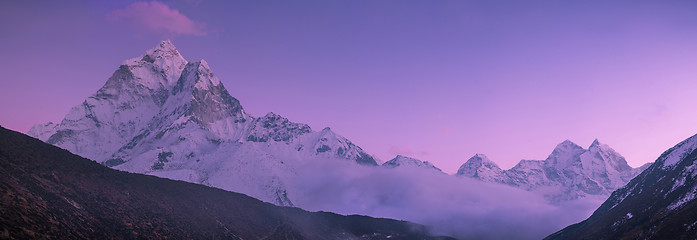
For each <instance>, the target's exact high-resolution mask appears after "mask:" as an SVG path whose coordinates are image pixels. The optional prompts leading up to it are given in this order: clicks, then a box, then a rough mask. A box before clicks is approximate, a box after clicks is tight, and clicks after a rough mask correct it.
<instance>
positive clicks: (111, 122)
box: [28, 41, 377, 205]
mask: <svg viewBox="0 0 697 240" xmlns="http://www.w3.org/2000/svg"><path fill="white" fill-rule="evenodd" d="M28 134H29V135H31V136H33V137H36V138H39V139H41V140H43V141H45V142H47V143H50V144H53V145H56V146H59V147H61V148H64V149H67V150H69V151H71V152H73V153H75V154H78V155H81V156H83V157H86V158H90V159H93V160H95V161H97V162H99V163H102V164H104V165H106V166H109V167H113V168H116V169H120V170H125V171H129V172H136V173H145V174H151V175H156V176H161V177H167V178H171V179H177V180H184V181H189V182H194V183H201V184H205V185H209V186H214V187H218V188H222V189H226V190H231V191H236V192H242V193H246V194H249V195H251V196H253V197H256V198H259V199H262V200H264V201H269V202H273V203H276V204H280V205H292V203H291V201H290V199H289V198H288V196H287V191H286V186H285V185H284V184H285V179H286V178H288V177H291V176H292V175H293V174H295V169H296V168H297V166H298V165H299V164H302V163H303V162H306V161H311V160H321V161H333V160H338V161H352V162H356V163H358V164H362V165H377V162H376V161H375V159H373V157H371V156H370V155H368V154H367V153H365V152H364V151H363V150H362V149H361V148H360V147H358V146H356V145H354V144H353V143H351V141H349V140H348V139H346V138H344V137H341V136H340V135H337V134H336V133H334V132H333V131H331V130H330V129H329V128H325V129H323V130H321V131H313V130H312V129H311V128H310V127H309V126H308V125H306V124H301V123H293V122H291V121H289V120H288V119H286V118H284V117H282V116H279V115H277V114H274V113H268V114H266V115H265V116H263V117H254V116H251V115H249V114H248V113H246V112H245V111H244V109H243V107H242V105H241V104H240V102H239V101H238V100H237V99H235V98H234V97H232V96H230V94H229V93H228V91H227V90H226V89H225V87H224V86H223V84H222V83H221V82H220V80H219V79H218V78H217V77H216V76H215V75H214V74H213V71H212V70H211V68H210V67H209V65H208V63H206V62H205V61H204V60H201V61H191V62H190V61H187V60H185V59H184V57H182V56H181V54H180V53H179V51H177V49H176V47H175V46H174V45H173V44H172V43H171V42H170V41H163V42H162V43H160V44H159V45H158V46H157V47H156V48H154V49H151V50H148V51H146V53H145V54H144V55H143V56H141V57H138V58H134V59H129V60H126V61H125V62H124V63H123V64H122V65H121V66H119V68H118V69H117V70H116V71H115V72H114V74H113V75H112V76H111V77H110V78H109V79H108V80H107V82H106V84H104V86H103V87H102V88H100V89H99V90H98V91H97V92H96V93H95V94H94V95H92V96H90V97H88V98H87V99H86V100H85V101H84V102H82V103H81V104H79V105H77V106H75V107H73V108H72V109H71V110H70V112H69V113H68V114H67V115H66V116H65V118H64V119H63V120H62V121H61V122H60V123H59V124H53V123H47V124H38V125H35V126H34V127H32V129H31V130H29V132H28Z"/></svg>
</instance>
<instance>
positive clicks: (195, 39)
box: [0, 0, 697, 173]
mask: <svg viewBox="0 0 697 240" xmlns="http://www.w3.org/2000/svg"><path fill="white" fill-rule="evenodd" d="M0 30H1V32H2V34H0V70H2V77H0V110H1V112H0V113H1V114H0V124H1V125H3V126H4V127H7V128H10V129H14V130H19V131H22V132H26V131H27V130H28V129H29V128H30V127H31V125H33V124H36V123H41V122H46V121H54V122H56V121H60V120H61V119H62V118H63V116H64V115H65V114H66V113H67V112H68V110H69V109H70V107H72V106H74V105H76V104H79V103H80V102H81V101H83V100H84V99H85V98H86V97H88V96H89V95H91V94H93V93H94V92H96V90H97V89H99V87H101V86H102V85H103V84H104V83H105V82H106V80H107V78H108V77H109V76H111V74H112V73H113V71H115V70H116V69H117V67H118V65H119V64H120V63H121V62H122V61H123V60H125V59H128V58H132V57H137V56H139V55H141V54H142V53H143V52H144V51H145V50H146V49H149V48H152V47H154V46H155V45H157V43H159V41H161V40H164V39H171V40H172V41H173V42H174V44H175V45H176V46H177V48H178V49H179V51H180V52H181V53H182V55H184V57H186V58H187V59H191V60H197V59H206V61H208V63H209V64H210V66H211V67H212V68H213V71H214V72H215V73H216V75H218V77H220V79H221V80H222V81H223V83H224V84H225V87H226V88H227V89H228V91H229V92H230V94H231V95H233V96H234V97H236V98H238V99H239V100H240V101H241V102H242V104H243V106H244V107H245V110H246V111H247V112H249V113H251V114H252V115H254V116H261V115H264V114H265V113H266V112H269V111H273V112H275V113H278V114H281V115H282V116H285V117H287V118H289V119H290V120H291V121H295V122H303V123H308V124H309V125H310V126H311V127H312V128H313V129H315V130H320V129H322V128H323V127H326V126H329V127H331V128H332V129H333V130H334V131H335V132H337V133H339V134H341V135H343V136H345V137H347V138H349V139H351V140H352V141H353V142H355V143H357V144H358V145H359V146H361V147H363V148H364V149H365V150H366V151H368V152H370V153H373V154H376V155H377V156H378V157H380V158H381V159H382V160H383V161H386V160H389V159H391V158H392V157H394V155H395V154H404V155H408V156H412V157H416V158H419V159H421V160H427V161H431V162H433V163H434V164H435V165H436V166H438V167H440V168H442V169H443V170H445V171H446V172H451V173H452V172H455V171H456V169H457V167H458V166H459V165H460V164H462V163H463V162H464V161H466V160H467V159H468V158H469V157H470V156H472V155H474V154H475V153H484V154H487V155H488V156H489V157H490V158H491V159H492V160H493V161H495V162H497V163H499V164H500V165H501V167H502V168H510V167H512V166H513V165H515V164H516V163H517V162H518V161H519V160H520V159H544V158H546V156H547V155H548V154H549V153H550V152H551V151H552V149H553V148H554V146H555V145H556V144H558V143H560V142H562V141H563V140H565V139H569V140H572V141H574V142H576V143H578V144H580V145H582V146H584V147H587V146H588V145H590V143H591V142H592V141H593V139H595V138H598V139H599V140H600V141H601V142H603V143H606V144H609V145H610V146H612V147H613V148H614V149H615V150H617V151H618V152H620V153H621V154H623V155H624V156H625V157H626V158H627V160H628V162H629V164H630V165H632V166H635V167H636V166H639V165H641V164H643V163H646V162H649V161H653V160H655V159H656V158H657V157H658V156H659V155H660V153H661V152H662V151H664V150H666V149H668V148H669V147H671V146H673V145H675V144H676V143H677V142H679V141H681V140H683V139H684V138H687V137H689V136H691V135H693V134H695V133H697V111H696V110H697V94H694V93H695V89H697V2H695V1H660V2H659V1H626V2H625V1H613V3H607V2H605V1H584V2H583V3H581V2H580V1H579V2H574V3H570V2H569V1H534V2H532V1H524V2H523V1H508V2H505V1H504V2H499V1H207V0H199V1H192V0H189V1H184V0H181V1H163V2H135V1H121V2H115V1H113V2H112V1H109V2H108V1H45V2H39V1H0Z"/></svg>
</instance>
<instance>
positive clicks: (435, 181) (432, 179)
mask: <svg viewBox="0 0 697 240" xmlns="http://www.w3.org/2000/svg"><path fill="white" fill-rule="evenodd" d="M337 164H338V165H339V166H337ZM299 169H300V170H299V171H300V172H298V175H297V177H296V178H295V179H294V182H293V183H292V184H290V185H291V186H301V187H299V188H298V189H294V190H293V191H291V192H292V193H293V194H292V195H291V196H290V197H291V199H293V201H295V204H296V205H297V206H299V207H301V208H304V209H307V210H311V211H331V212H337V213H340V214H362V215H370V216H375V217H387V218H395V219H400V220H407V221H412V222H416V223H420V224H424V225H427V226H429V227H431V228H432V230H433V231H434V232H435V233H437V234H444V235H450V236H454V237H457V238H462V239H540V238H542V237H545V236H547V235H548V234H551V233H553V232H555V231H557V230H560V229H561V228H563V227H565V226H567V225H569V224H572V223H575V222H579V221H581V220H583V219H585V218H587V217H588V216H590V214H591V213H592V211H593V210H595V209H596V208H597V207H598V206H599V205H600V204H601V203H602V201H603V200H604V198H586V199H582V200H576V201H572V202H566V203H563V204H562V205H552V204H549V203H548V202H547V200H545V199H544V198H543V197H542V196H540V195H538V194H535V193H532V192H527V191H523V190H520V189H517V188H513V187H509V186H505V185H499V184H491V183H485V182H480V181H477V180H473V179H468V178H460V177H455V176H451V175H446V174H442V173H438V172H435V171H431V170H427V169H416V168H412V169H404V168H397V169H387V168H381V167H378V168H370V167H363V166H354V165H352V164H344V163H330V162H311V163H308V164H307V165H306V166H303V167H301V168H299Z"/></svg>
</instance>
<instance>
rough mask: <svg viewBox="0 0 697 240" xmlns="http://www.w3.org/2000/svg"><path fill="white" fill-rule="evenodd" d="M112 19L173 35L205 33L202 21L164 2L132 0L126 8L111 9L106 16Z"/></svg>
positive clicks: (200, 34) (198, 34) (199, 34)
mask: <svg viewBox="0 0 697 240" xmlns="http://www.w3.org/2000/svg"><path fill="white" fill-rule="evenodd" d="M107 17H108V18H109V19H111V20H113V21H127V22H130V23H131V24H133V25H135V26H139V27H141V28H143V29H145V30H147V31H150V32H153V33H167V34H174V35H194V36H204V35H206V34H207V33H206V27H205V24H204V23H202V22H196V21H193V20H191V19H190V18H189V17H187V16H185V15H184V14H181V13H180V12H179V11H178V10H176V9H171V8H169V6H167V5H166V4H164V3H161V2H157V1H152V2H134V3H132V4H131V5H128V6H127V7H126V8H123V9H117V10H114V11H112V12H111V13H109V14H108V16H107Z"/></svg>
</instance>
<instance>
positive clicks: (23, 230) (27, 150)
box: [0, 127, 432, 239]
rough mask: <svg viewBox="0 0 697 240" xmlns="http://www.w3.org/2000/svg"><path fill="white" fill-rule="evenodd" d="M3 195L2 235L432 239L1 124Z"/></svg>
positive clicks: (408, 228) (417, 230)
mask: <svg viewBox="0 0 697 240" xmlns="http://www.w3.org/2000/svg"><path fill="white" fill-rule="evenodd" d="M0 190H1V194H0V238H10V239H27V238H50V239H76V238H83V239H84V238H90V239H114V238H116V239H136V238H137V239H143V238H147V239H152V238H174V239H191V238H194V239H221V238H222V239H355V238H363V239H386V238H388V236H390V238H391V239H432V237H429V236H427V233H426V230H425V227H423V226H420V225H416V224H412V223H408V222H403V221H396V220H390V219H376V218H370V217H364V216H341V215H337V214H333V213H323V212H319V213H310V212H307V211H304V210H301V209H297V208H287V207H278V206H274V205H272V204H269V203H264V202H261V201H259V200H256V199H254V198H251V197H248V196H246V195H243V194H238V193H233V192H227V191H224V190H220V189H216V188H211V187H206V186H202V185H197V184H192V183H187V182H182V181H173V180H168V179H162V178H157V177H153V176H147V175H140V174H132V173H126V172H120V171H116V170H113V169H110V168H107V167H104V166H102V165H100V164H98V163H96V162H94V161H91V160H89V159H85V158H82V157H79V156H77V155H73V154H71V153H70V152H68V151H66V150H63V149H60V148H57V147H54V146H52V145H49V144H46V143H43V142H42V141H40V140H38V139H34V138H31V137H28V136H26V135H23V134H21V133H17V132H14V131H11V130H7V129H5V128H2V127H0Z"/></svg>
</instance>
